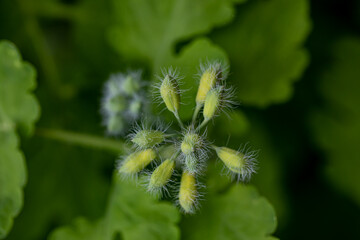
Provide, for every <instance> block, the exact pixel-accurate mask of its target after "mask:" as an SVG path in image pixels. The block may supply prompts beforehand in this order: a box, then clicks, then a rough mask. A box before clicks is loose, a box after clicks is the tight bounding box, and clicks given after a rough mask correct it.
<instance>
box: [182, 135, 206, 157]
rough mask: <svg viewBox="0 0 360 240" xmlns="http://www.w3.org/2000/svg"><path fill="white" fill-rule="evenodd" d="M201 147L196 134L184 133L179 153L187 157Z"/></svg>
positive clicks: (199, 139)
mask: <svg viewBox="0 0 360 240" xmlns="http://www.w3.org/2000/svg"><path fill="white" fill-rule="evenodd" d="M200 145H201V138H200V136H199V135H198V134H196V133H192V132H189V133H186V134H185V136H184V138H183V140H182V142H181V151H182V152H183V153H184V154H185V155H187V154H191V153H193V152H194V151H195V150H196V148H198V147H199V146H200Z"/></svg>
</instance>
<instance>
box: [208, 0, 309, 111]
mask: <svg viewBox="0 0 360 240" xmlns="http://www.w3.org/2000/svg"><path fill="white" fill-rule="evenodd" d="M308 12H309V10H308V3H307V0H294V1H287V0H268V1H261V0H253V1H249V3H248V4H245V5H243V6H242V7H241V8H239V12H238V14H237V17H236V19H235V21H234V22H233V23H232V24H230V25H228V26H226V27H225V28H222V29H219V30H218V31H215V33H214V34H212V39H213V40H214V42H215V43H216V44H218V45H219V46H221V47H222V48H223V49H225V51H226V52H227V53H228V54H229V59H230V62H231V69H232V70H231V80H232V81H233V83H234V84H236V85H237V89H238V97H239V99H240V100H241V101H243V103H244V104H246V105H254V106H260V107H265V106H268V105H270V104H273V103H280V102H284V101H287V100H288V99H289V98H290V97H291V95H292V91H293V87H292V85H293V82H294V81H295V80H297V79H298V78H299V77H300V76H301V74H302V72H303V71H304V69H305V67H306V65H307V64H308V54H307V51H306V50H305V49H304V48H303V47H302V44H303V42H304V40H305V38H306V36H307V35H308V33H309V29H310V20H309V13H308Z"/></svg>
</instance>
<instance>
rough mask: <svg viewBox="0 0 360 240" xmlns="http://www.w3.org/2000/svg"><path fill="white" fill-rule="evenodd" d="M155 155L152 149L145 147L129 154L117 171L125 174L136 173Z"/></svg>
mask: <svg viewBox="0 0 360 240" xmlns="http://www.w3.org/2000/svg"><path fill="white" fill-rule="evenodd" d="M155 157H156V153H155V151H154V150H152V149H146V150H142V151H138V152H134V153H132V154H130V155H129V156H128V157H127V158H126V159H125V160H124V163H123V164H122V166H121V167H120V169H119V171H120V172H121V173H125V174H136V173H138V172H140V171H141V170H143V169H144V168H145V167H146V166H147V165H148V164H149V163H150V162H151V161H153V160H154V159H155Z"/></svg>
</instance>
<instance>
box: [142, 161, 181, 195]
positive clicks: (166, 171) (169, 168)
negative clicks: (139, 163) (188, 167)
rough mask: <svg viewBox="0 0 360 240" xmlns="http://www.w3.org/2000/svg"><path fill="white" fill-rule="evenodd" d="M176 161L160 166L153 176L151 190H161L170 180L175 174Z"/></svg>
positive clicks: (150, 184)
mask: <svg viewBox="0 0 360 240" xmlns="http://www.w3.org/2000/svg"><path fill="white" fill-rule="evenodd" d="M174 168H175V161H174V160H171V159H167V160H165V161H164V162H163V163H161V164H160V166H158V167H157V168H156V169H155V170H154V172H153V173H152V174H151V178H150V183H149V187H148V189H149V190H156V189H161V188H162V187H164V186H165V185H166V184H167V183H168V181H169V180H170V177H171V175H172V174H173V172H174Z"/></svg>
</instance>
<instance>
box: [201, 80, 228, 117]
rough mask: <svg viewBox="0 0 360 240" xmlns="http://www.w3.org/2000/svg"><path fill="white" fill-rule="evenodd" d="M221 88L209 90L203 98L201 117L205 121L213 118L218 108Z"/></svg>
mask: <svg viewBox="0 0 360 240" xmlns="http://www.w3.org/2000/svg"><path fill="white" fill-rule="evenodd" d="M222 89H223V87H222V86H219V87H216V88H213V89H211V90H210V91H209V92H208V93H207V94H206V98H205V104H204V111H203V115H204V118H205V120H210V119H211V118H213V117H214V115H215V113H216V111H217V110H218V109H219V107H220V101H221V93H222Z"/></svg>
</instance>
